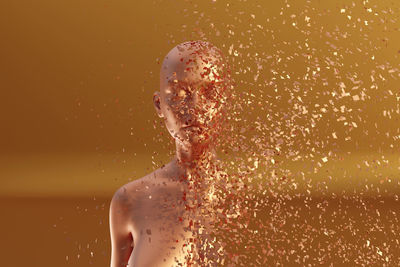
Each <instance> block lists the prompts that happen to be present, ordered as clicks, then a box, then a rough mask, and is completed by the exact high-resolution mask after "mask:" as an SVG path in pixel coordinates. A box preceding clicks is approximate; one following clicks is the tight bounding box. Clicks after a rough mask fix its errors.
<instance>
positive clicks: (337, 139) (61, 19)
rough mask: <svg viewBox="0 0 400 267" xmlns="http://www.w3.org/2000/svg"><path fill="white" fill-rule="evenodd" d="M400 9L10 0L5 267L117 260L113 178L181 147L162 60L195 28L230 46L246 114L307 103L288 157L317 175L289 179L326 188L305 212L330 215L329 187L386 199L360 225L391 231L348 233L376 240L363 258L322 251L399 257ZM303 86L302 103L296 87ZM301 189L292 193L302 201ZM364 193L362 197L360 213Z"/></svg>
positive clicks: (373, 4)
mask: <svg viewBox="0 0 400 267" xmlns="http://www.w3.org/2000/svg"><path fill="white" fill-rule="evenodd" d="M399 11H400V3H397V2H395V1H367V0H364V1H352V2H350V1H331V2H329V3H328V2H326V1H325V2H321V1H309V0H302V1H273V2H262V1H236V2H231V1H220V0H209V1H208V0H207V1H194V0H193V1H189V0H181V1H166V0H152V1H139V2H138V1H136V2H133V1H127V0H119V1H108V0H100V1H92V0H84V1H76V0H74V1H49V0H42V1H38V2H32V1H24V0H23V1H2V2H1V3H0V34H1V42H0V58H1V61H0V94H1V105H0V122H1V131H0V199H1V202H0V206H1V211H2V219H1V222H0V233H1V236H2V238H1V241H0V250H1V251H2V252H3V253H2V262H3V263H2V264H3V266H25V265H27V264H29V265H30V266H67V265H68V266H69V265H74V266H88V265H94V266H107V265H108V264H109V255H110V240H109V232H108V231H109V230H108V207H109V202H110V199H111V197H112V195H113V193H114V192H115V190H116V189H117V188H119V187H120V186H122V185H123V184H125V183H127V182H129V181H132V180H135V179H137V178H140V177H142V176H144V175H145V174H147V173H149V172H151V171H153V170H154V169H155V168H158V167H159V166H161V165H162V164H165V163H167V162H168V160H169V159H170V158H171V156H172V155H173V152H174V151H173V150H174V144H173V143H172V141H171V140H170V138H169V136H168V133H167V131H166V130H165V129H164V127H163V123H162V121H160V120H159V119H158V118H157V117H156V115H155V112H154V108H153V104H152V96H153V93H154V92H155V91H156V90H158V86H159V80H158V79H159V77H158V74H159V68H160V63H161V62H162V60H163V58H164V56H165V55H166V54H167V53H168V51H169V50H170V49H171V48H172V47H174V46H175V45H176V44H178V43H181V42H184V41H187V40H197V39H203V40H208V41H210V42H212V43H214V44H215V45H216V46H218V47H220V48H221V50H222V51H223V52H224V53H225V54H226V55H227V56H228V57H230V62H231V64H232V72H233V74H234V75H235V76H236V78H235V80H236V87H235V91H236V92H237V94H238V95H240V96H241V99H242V101H243V103H247V105H248V108H245V109H244V110H243V113H244V114H235V115H234V116H237V117H241V116H244V118H246V119H243V123H244V124H249V121H250V122H251V120H253V119H254V120H257V121H260V120H259V118H260V117H263V116H264V117H265V118H267V117H268V118H269V119H268V121H267V122H269V123H272V122H279V121H282V122H285V120H286V118H285V117H284V116H282V114H286V115H287V116H288V117H290V116H291V115H292V114H304V115H305V116H304V117H301V118H299V120H297V121H293V122H294V123H296V125H297V126H298V127H297V128H296V127H294V128H296V129H297V130H299V131H301V132H302V133H303V134H304V135H300V134H299V133H297V134H296V135H293V136H297V137H296V138H294V139H291V140H295V142H294V143H290V142H288V144H287V145H288V146H290V147H291V151H299V152H300V154H295V153H294V154H293V155H296V156H299V157H300V158H301V159H302V161H300V162H299V161H297V162H295V163H293V162H292V163H287V166H286V168H289V169H291V170H292V173H296V172H297V173H300V174H301V173H302V175H300V176H299V177H300V178H293V179H299V183H300V182H301V179H304V175H306V176H307V177H308V179H309V180H308V181H310V182H309V183H307V184H309V185H310V184H311V185H315V186H310V187H307V186H306V185H304V187H302V186H299V187H297V186H295V187H294V188H295V189H296V190H297V191H296V190H295V189H293V188H292V187H290V188H292V189H293V190H292V189H290V188H289V189H288V190H289V191H288V192H286V193H287V194H288V195H290V194H293V195H294V194H295V193H298V192H306V191H307V192H308V193H307V194H308V196H316V197H317V198H316V199H317V200H315V201H317V202H315V203H316V204H315V207H314V206H313V208H311V209H310V210H309V213H304V217H302V218H303V219H304V218H306V217H308V216H311V215H310V214H313V212H314V213H315V214H318V211H319V208H320V206H319V205H318V203H322V202H323V201H324V197H325V198H326V199H325V200H326V201H330V200H329V199H330V197H332V196H337V195H344V196H345V195H346V194H347V195H355V196H360V197H364V196H365V197H368V198H369V199H372V200H371V201H370V202H368V203H369V204H368V205H366V206H365V216H366V217H363V216H362V215H357V216H359V217H357V218H358V219H357V218H356V219H354V220H359V222H361V223H360V225H361V224H362V222H363V220H364V222H365V219H366V218H368V220H369V221H370V220H375V219H377V220H378V221H377V224H378V225H379V226H380V227H377V228H374V227H372V226H371V227H369V228H368V227H367V226H365V225H364V226H365V227H366V228H365V229H364V228H362V227H364V226H360V227H361V228H359V229H361V230H360V231H358V232H357V231H356V232H357V233H354V234H358V235H360V236H363V237H365V236H366V235H367V233H368V234H372V235H373V233H378V232H380V233H381V236H378V235H376V236H374V238H375V239H374V240H375V241H372V240H369V239H368V241H365V240H364V241H365V242H364V241H363V243H362V244H361V243H358V242H359V238H356V237H355V236H354V235H353V232H351V231H350V230H349V231H350V232H349V233H345V234H343V236H342V237H343V238H344V239H346V238H348V239H346V240H347V241H346V242H350V243H349V244H354V246H353V247H352V249H353V250H354V251H357V250H360V249H361V248H363V249H365V251H364V252H363V253H364V254H362V255H363V256H364V257H359V255H357V253H355V254H354V255H348V256H345V257H344V256H343V257H341V256H340V255H344V254H346V252H343V251H342V252H340V250H333V251H331V252H329V253H328V252H326V253H327V254H329V255H331V258H329V257H328V259H327V258H325V259H324V260H321V259H319V260H318V261H319V262H321V264H323V263H324V264H328V263H335V266H337V265H336V264H347V265H346V266H353V265H357V263H358V264H361V263H364V264H367V263H370V264H376V265H375V266H384V265H385V264H386V265H387V266H394V265H396V264H398V263H399V261H398V256H399V255H398V254H397V255H396V253H395V252H394V251H399V250H398V248H400V247H399V240H400V239H399V234H398V232H396V231H397V229H398V228H396V227H397V226H393V225H395V224H398V219H399V217H398V212H399V211H400V208H399V202H398V194H399V178H400V176H399V174H400V157H399V152H400V151H399V139H400V132H399V126H398V125H399V101H400V87H399V83H398V81H399V75H400V74H399V56H400V46H399V44H400V28H399V27H400V26H399V25H400V24H399V14H400V12H399ZM295 78H299V79H297V80H296V79H295ZM288 80H289V82H288ZM284 88H286V89H287V88H295V89H296V88H297V90H285V89H284ZM304 92H308V94H304ZM293 93H294V94H293ZM296 93H298V95H296ZM252 94H253V95H252ZM300 94H301V96H300ZM293 96H294V97H293ZM298 96H299V97H300V98H301V101H300V100H296V101H298V102H296V103H297V104H296V103H295V102H293V101H289V100H290V99H292V100H293V99H298V98H297V97H298ZM337 96H341V97H342V98H340V97H339V98H338V97H337ZM252 97H254V98H256V99H257V100H258V101H257V100H255V101H254V102H252V101H250V100H251V99H252ZM267 100H268V102H266V101H267ZM299 103H302V105H300V104H299ZM254 107H256V108H254ZM257 107H258V109H257ZM260 107H261V108H260ZM263 107H268V108H266V109H264V108H263ZM335 107H336V108H335ZM268 114H269V115H268ZM270 116H272V117H273V116H276V117H273V118H274V119H270V118H272V117H270ZM310 125H313V126H310ZM292 126H293V125H292ZM300 126H301V127H300ZM308 126H310V127H308ZM282 127H283V126H282ZM287 127H288V129H289V128H292V129H293V127H291V126H290V125H289V126H287ZM267 128H268V127H267ZM267 128H265V129H267ZM269 128H270V129H274V131H279V132H280V131H281V130H282V131H284V129H279V130H276V129H275V128H276V127H275V126H273V125H272V124H271V126H269ZM307 129H308V130H307ZM313 129H314V130H313ZM310 130H311V132H312V133H311V134H310ZM307 133H308V134H309V135H307ZM285 134H286V132H285ZM244 135H245V136H246V135H247V137H248V138H250V136H252V134H251V133H250V132H247V131H246V132H244ZM271 138H272V137H271ZM263 140H265V139H263ZM268 140H271V144H273V143H274V144H275V143H278V144H282V142H286V141H288V139H284V141H282V139H281V140H280V141H279V139H277V138H275V139H274V138H272V139H268ZM310 140H311V141H312V142H311V143H310V142H308V141H310ZM281 150H282V151H284V149H282V148H281ZM310 153H313V156H311V157H310V156H309V155H310ZM314 155H316V156H314ZM315 157H319V159H318V160H315ZM274 162H275V161H274ZM274 162H273V163H272V164H274ZM311 162H312V163H311ZM317 169H318V171H316V170H317ZM301 170H303V172H301ZM306 171H307V172H308V173H307V172H306ZM265 179H268V178H267V177H265ZM322 180H324V181H325V182H326V183H320V182H321V181H322ZM332 181H334V182H332ZM321 184H323V185H326V186H324V187H321V186H319V185H321ZM290 190H292V191H290ZM321 195H322V196H321ZM328 196H329V197H328ZM374 199H375V200H374ZM383 200H385V201H386V202H385V201H383ZM318 201H320V202H318ZM296 203H297V204H296ZM296 203H295V204H293V203H292V204H291V205H294V206H296V205H297V206H298V207H302V206H304V202H302V201H298V202H296ZM332 203H333V202H332ZM335 203H336V202H335ZM335 205H336V204H332V205H331V206H330V207H331V209H333V211H332V212H334V210H335ZM337 205H338V204H337ZM338 207H339V206H338ZM359 208H360V207H359V206H357V205H352V204H349V206H348V212H349V214H352V213H353V214H354V212H357V210H359ZM330 214H331V213H330ZM371 214H372V215H371ZM266 216H267V215H266ZM324 216H325V215H324ZM326 216H328V215H326ZM329 216H331V215H329ZM370 216H375V217H370ZM385 216H386V217H385ZM371 218H372V219H371ZM299 220H302V219H299ZM327 220H328V219H327ZM331 224H332V225H337V222H334V221H333V220H331ZM344 225H348V222H347V223H346V222H345V223H344ZM350 228H351V227H350ZM379 229H380V230H379ZM288 231H289V230H288ZM304 231H305V230H304ZM363 231H364V232H363ZM374 231H375V232H374ZM382 231H383V233H389V232H390V233H392V235H391V236H389V235H386V234H382ZM324 233H325V232H323V231H322V232H321V235H322V236H324ZM325 235H326V236H328V234H325ZM319 237H321V236H319ZM287 238H288V239H290V236H289V237H287ZM292 238H294V237H292ZM317 239H318V238H317ZM335 240H339V241H340V240H341V239H340V238H339V239H335ZM293 241H294V242H295V241H296V239H293ZM339 241H338V242H339ZM321 242H322V241H321ZM324 242H325V241H324ZM341 242H344V241H343V240H342V241H341ZM351 242H353V243H351ZM360 242H361V241H360ZM373 242H375V247H373V245H370V243H373ZM327 243H329V242H327V241H326V242H325V243H324V244H327ZM388 244H390V245H388ZM315 246H317V245H315ZM372 247H373V248H372ZM314 248H315V247H314ZM385 248H386V250H385ZM396 249H397V250H396ZM312 253H315V255H319V253H320V252H317V250H315V251H314V252H312ZM312 253H311V252H310V253H305V252H304V255H303V254H302V256H301V257H300V258H299V259H300V261H299V263H300V262H301V265H303V264H304V266H305V265H306V264H307V263H314V261H311V259H316V256H315V257H314V256H313V255H314V254H312ZM282 255H283V254H282ZM282 255H281V254H279V253H278V254H273V255H269V257H271V258H270V259H269V261H268V262H269V264H271V265H269V264H268V263H265V262H264V263H263V264H261V263H260V264H256V263H255V265H266V266H277V265H276V264H277V263H278V262H281V263H282V262H285V261H284V260H282V259H283V258H285V257H283V256H282ZM306 255H308V256H306ZM310 255H311V256H310ZM322 258H323V257H322ZM350 258H351V260H347V261H346V260H345V259H350ZM285 259H286V260H287V258H285ZM357 259H358V261H357ZM272 262H273V263H274V264H272ZM288 262H291V263H293V264H296V263H295V261H294V260H293V261H289V260H288ZM283 265H284V266H290V264H283ZM338 266H345V265H338Z"/></svg>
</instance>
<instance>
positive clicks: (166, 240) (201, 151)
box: [110, 41, 228, 267]
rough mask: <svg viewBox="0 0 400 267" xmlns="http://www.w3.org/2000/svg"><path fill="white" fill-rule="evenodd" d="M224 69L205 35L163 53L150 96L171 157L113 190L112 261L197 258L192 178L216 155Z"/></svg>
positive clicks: (163, 262) (177, 262) (159, 262)
mask: <svg viewBox="0 0 400 267" xmlns="http://www.w3.org/2000/svg"><path fill="white" fill-rule="evenodd" d="M225 69H226V64H225V62H224V60H223V57H222V54H221V53H220V51H219V50H218V49H217V48H215V47H214V46H212V45H211V44H209V43H206V42H201V41H194V42H186V43H183V44H180V45H178V46H176V47H174V48H173V49H172V50H171V51H170V52H169V53H168V54H167V56H166V57H165V59H164V61H163V65H162V67H161V71H160V91H159V92H156V93H154V97H153V102H154V106H155V109H156V112H157V114H158V116H159V117H160V118H163V119H164V121H165V125H166V128H167V129H168V131H169V133H170V134H171V136H172V137H173V138H174V139H175V143H176V156H175V158H174V159H173V160H172V161H171V162H170V163H168V164H167V165H165V166H163V167H161V168H159V169H157V170H155V171H154V172H153V173H151V174H149V175H146V176H145V177H143V178H140V179H138V180H135V181H133V182H130V183H128V184H126V185H124V186H122V187H121V188H120V189H118V191H117V192H116V193H115V194H114V197H113V199H112V201H111V205H110V233H111V242H112V255H111V267H117V266H140V267H141V266H187V265H191V266H194V265H196V264H194V263H193V261H192V259H191V256H190V255H192V254H193V251H194V249H195V247H194V246H193V245H192V243H193V240H194V236H193V233H194V232H193V231H194V228H195V225H194V223H193V221H194V218H191V217H190V216H189V213H190V212H192V211H193V209H195V207H197V206H199V205H197V204H198V203H196V205H197V206H196V205H194V204H193V200H194V199H197V197H195V193H194V192H195V191H196V190H194V188H195V187H194V186H193V184H201V180H202V179H204V175H199V174H198V173H199V170H200V169H201V168H202V166H205V163H207V162H216V161H217V158H216V154H215V149H214V144H215V142H216V138H217V137H218V133H219V132H220V125H221V122H222V120H221V118H222V117H223V111H224V105H225V103H226V101H227V97H226V95H227V94H226V91H227V90H226V89H227V87H228V86H227V83H226V81H227V79H228V78H227V75H226V71H225ZM207 166H208V165H207ZM203 173H206V172H204V168H203ZM205 175H206V174H205ZM188 177H192V178H191V179H192V180H190V179H189V178H188ZM193 177H197V178H193ZM193 179H195V181H193ZM200 191H201V190H197V191H196V194H197V192H200ZM196 201H198V200H196ZM206 224H207V223H206V222H204V225H206ZM196 227H197V228H198V225H197V226H196ZM202 227H203V226H202ZM204 227H205V226H204ZM189 263H190V264H189Z"/></svg>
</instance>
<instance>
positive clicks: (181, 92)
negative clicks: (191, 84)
mask: <svg viewBox="0 0 400 267" xmlns="http://www.w3.org/2000/svg"><path fill="white" fill-rule="evenodd" d="M186 95H187V93H186V91H185V90H184V89H180V90H179V92H178V96H179V97H186Z"/></svg>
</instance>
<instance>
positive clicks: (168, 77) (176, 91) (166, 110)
mask: <svg viewBox="0 0 400 267" xmlns="http://www.w3.org/2000/svg"><path fill="white" fill-rule="evenodd" d="M229 89H230V73H229V70H228V68H227V63H226V61H225V59H224V57H223V55H222V53H221V51H220V50H219V49H218V48H216V47H215V46H213V45H212V44H210V43H208V42H203V41H192V42H185V43H182V44H179V45H177V46H176V47H174V48H173V49H172V50H171V51H169V53H168V54H167V56H166V57H165V59H164V61H163V63H162V66H161V71H160V92H156V93H155V94H154V98H153V100H154V105H155V108H156V110H157V113H158V115H159V116H160V117H163V118H164V119H165V123H166V126H167V129H168V130H169V132H170V133H171V135H172V136H173V137H175V138H176V139H178V140H179V141H181V142H186V141H187V142H189V143H196V142H200V141H201V140H203V141H205V140H209V139H210V138H209V137H211V136H215V135H216V133H217V132H218V129H219V124H220V122H221V117H222V116H221V115H222V113H223V107H224V106H225V104H226V102H227V96H228V91H229ZM189 126H190V127H192V128H189ZM184 140H186V141H184Z"/></svg>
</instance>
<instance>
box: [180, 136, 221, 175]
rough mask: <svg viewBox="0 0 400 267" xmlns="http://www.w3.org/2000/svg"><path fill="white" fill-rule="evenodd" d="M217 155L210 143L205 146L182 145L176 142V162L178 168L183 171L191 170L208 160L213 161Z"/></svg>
mask: <svg viewBox="0 0 400 267" xmlns="http://www.w3.org/2000/svg"><path fill="white" fill-rule="evenodd" d="M216 159H217V155H216V152H215V148H214V147H213V146H211V145H206V146H192V145H183V144H182V143H180V142H176V159H175V160H176V162H177V163H178V165H179V167H180V169H182V170H183V171H184V172H185V173H188V172H191V171H193V170H194V169H196V168H198V167H201V166H202V165H203V164H205V163H206V164H207V162H209V161H215V160H216Z"/></svg>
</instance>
